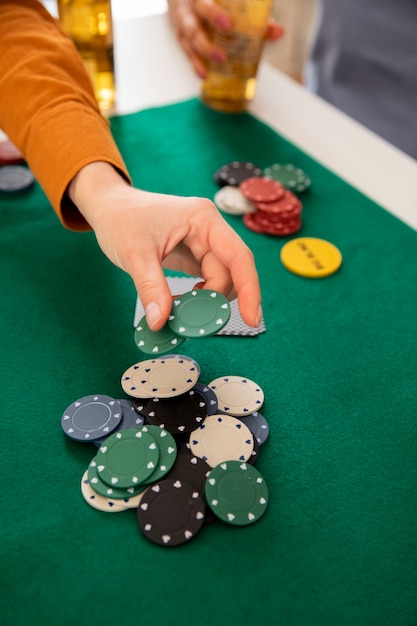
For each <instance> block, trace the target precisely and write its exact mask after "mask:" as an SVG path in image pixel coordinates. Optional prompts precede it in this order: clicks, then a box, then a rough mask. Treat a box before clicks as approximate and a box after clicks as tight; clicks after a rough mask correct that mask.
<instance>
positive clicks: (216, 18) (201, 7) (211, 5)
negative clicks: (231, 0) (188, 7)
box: [191, 0, 232, 30]
mask: <svg viewBox="0 0 417 626" xmlns="http://www.w3.org/2000/svg"><path fill="white" fill-rule="evenodd" d="M191 4H192V5H193V7H194V10H195V11H196V13H197V14H198V15H199V16H200V19H201V20H203V21H204V22H206V23H207V24H210V25H211V26H213V28H220V29H222V30H229V28H231V26H232V20H231V17H230V15H229V14H228V13H227V11H224V9H222V8H221V7H220V6H219V5H218V4H216V3H215V2H214V1H213V0H194V2H191Z"/></svg>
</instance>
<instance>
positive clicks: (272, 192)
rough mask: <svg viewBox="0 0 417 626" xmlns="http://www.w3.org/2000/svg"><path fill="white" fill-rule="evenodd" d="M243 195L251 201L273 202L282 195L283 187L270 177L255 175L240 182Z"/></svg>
mask: <svg viewBox="0 0 417 626" xmlns="http://www.w3.org/2000/svg"><path fill="white" fill-rule="evenodd" d="M239 188H240V190H241V192H242V193H243V195H244V196H245V197H246V198H247V199H248V200H251V202H274V201H277V200H279V199H280V198H282V197H283V196H284V193H285V188H284V187H283V186H282V185H281V183H279V182H278V181H276V180H273V179H272V178H265V177H264V176H257V177H253V178H248V179H246V180H244V181H243V183H241V184H240V187H239Z"/></svg>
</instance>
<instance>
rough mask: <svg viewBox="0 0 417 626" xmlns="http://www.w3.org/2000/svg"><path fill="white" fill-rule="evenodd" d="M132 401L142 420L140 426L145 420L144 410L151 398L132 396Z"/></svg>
mask: <svg viewBox="0 0 417 626" xmlns="http://www.w3.org/2000/svg"><path fill="white" fill-rule="evenodd" d="M131 402H132V406H133V408H134V409H135V412H136V413H137V414H138V419H139V420H140V424H138V425H137V427H138V428H139V426H141V425H142V424H143V423H144V422H145V413H144V411H145V408H146V405H147V403H148V402H149V398H132V400H131Z"/></svg>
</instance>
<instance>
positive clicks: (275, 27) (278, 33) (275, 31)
mask: <svg viewBox="0 0 417 626" xmlns="http://www.w3.org/2000/svg"><path fill="white" fill-rule="evenodd" d="M284 34H285V30H284V27H283V26H281V24H278V22H276V21H275V20H274V19H272V18H271V19H270V20H269V22H268V26H267V30H266V39H267V40H268V41H277V40H278V39H281V37H282V36H283V35H284Z"/></svg>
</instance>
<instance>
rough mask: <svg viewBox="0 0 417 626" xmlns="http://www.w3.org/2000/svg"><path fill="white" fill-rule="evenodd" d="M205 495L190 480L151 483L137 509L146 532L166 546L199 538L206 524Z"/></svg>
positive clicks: (141, 527)
mask: <svg viewBox="0 0 417 626" xmlns="http://www.w3.org/2000/svg"><path fill="white" fill-rule="evenodd" d="M205 508H206V502H205V499H204V497H203V496H202V495H201V494H199V493H198V492H197V491H196V489H195V488H194V487H193V486H192V485H190V484H189V483H187V482H184V481H182V480H180V479H176V480H171V479H168V478H166V479H165V480H161V481H160V482H157V483H155V484H153V485H152V486H150V487H149V488H148V489H147V490H146V491H145V492H144V494H143V497H142V499H141V501H140V504H139V506H138V511H137V520H138V524H139V527H140V529H141V531H142V533H143V534H144V535H145V537H146V538H147V539H149V540H150V541H152V542H154V543H157V544H159V545H162V546H179V545H181V544H184V543H187V542H188V541H190V540H191V539H193V538H194V537H195V535H196V534H197V533H198V532H199V530H200V529H201V527H202V526H203V524H204V517H205Z"/></svg>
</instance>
